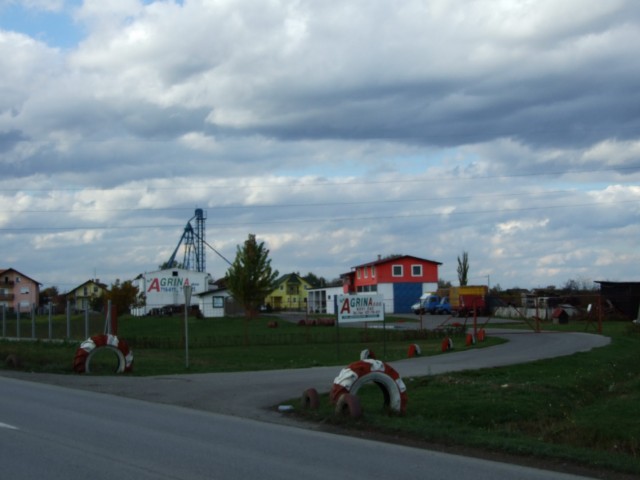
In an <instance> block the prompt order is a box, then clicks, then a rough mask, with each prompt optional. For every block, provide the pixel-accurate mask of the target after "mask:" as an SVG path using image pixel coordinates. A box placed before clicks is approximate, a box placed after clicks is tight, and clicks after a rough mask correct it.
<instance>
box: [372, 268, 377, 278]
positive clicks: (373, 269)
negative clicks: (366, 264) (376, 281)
mask: <svg viewBox="0 0 640 480" xmlns="http://www.w3.org/2000/svg"><path fill="white" fill-rule="evenodd" d="M371 278H376V266H375V265H372V266H371Z"/></svg>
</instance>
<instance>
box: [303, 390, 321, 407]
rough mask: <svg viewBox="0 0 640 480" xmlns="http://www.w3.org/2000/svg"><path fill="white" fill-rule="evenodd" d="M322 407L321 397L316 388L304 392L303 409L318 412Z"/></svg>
mask: <svg viewBox="0 0 640 480" xmlns="http://www.w3.org/2000/svg"><path fill="white" fill-rule="evenodd" d="M319 407H320V397H319V396H318V391H317V390H316V389H315V388H307V389H306V390H305V391H304V392H302V408H304V409H305V410H317V409H318V408H319Z"/></svg>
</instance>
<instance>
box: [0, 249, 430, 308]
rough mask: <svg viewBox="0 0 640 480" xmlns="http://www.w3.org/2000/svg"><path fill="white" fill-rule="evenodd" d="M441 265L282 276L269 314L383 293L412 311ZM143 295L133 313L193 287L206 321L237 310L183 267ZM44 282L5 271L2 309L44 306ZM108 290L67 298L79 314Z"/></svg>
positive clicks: (75, 292)
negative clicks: (321, 278)
mask: <svg viewBox="0 0 640 480" xmlns="http://www.w3.org/2000/svg"><path fill="white" fill-rule="evenodd" d="M440 265H441V263H440V262H435V261H433V260H427V259H423V258H418V257H414V256H409V255H401V256H393V257H388V258H381V257H378V258H377V260H375V261H372V262H368V263H365V264H362V265H357V266H355V267H352V268H351V270H350V271H349V272H348V273H345V274H343V275H341V280H342V284H340V285H334V286H329V287H322V288H313V286H312V285H311V284H309V283H308V282H307V281H306V280H305V279H304V278H302V277H301V276H300V275H298V274H296V273H290V274H286V275H283V276H281V277H280V278H279V279H278V280H277V282H276V286H275V289H274V290H273V291H272V292H271V293H270V294H269V295H267V297H266V298H265V299H264V308H265V309H267V310H301V311H310V312H314V313H327V314H331V313H333V312H334V309H335V300H336V297H337V295H340V294H343V293H351V294H354V293H361V294H367V293H379V294H382V295H383V297H384V301H385V311H386V312H388V313H404V312H409V306H410V305H411V304H412V303H413V302H414V301H415V299H416V298H418V297H419V296H420V295H421V293H422V292H424V291H428V290H433V289H436V288H437V284H438V267H439V266H440ZM133 284H134V285H135V286H136V287H137V288H138V291H139V294H140V302H139V304H140V306H139V307H134V308H132V314H134V315H138V316H141V315H158V314H163V313H167V312H168V311H170V310H171V309H172V308H173V307H175V306H178V305H184V304H185V288H184V287H186V286H188V287H190V288H189V290H190V294H191V296H190V304H191V305H194V306H195V305H197V306H198V307H199V309H200V312H201V313H202V314H203V316H204V317H222V316H224V315H228V314H230V313H235V312H234V311H230V310H233V306H232V304H233V301H232V298H231V295H230V292H229V291H228V290H227V289H226V287H225V285H224V280H221V281H217V282H214V281H213V279H212V277H211V275H209V274H207V273H203V272H197V271H193V270H186V269H181V268H173V269H164V270H157V271H153V272H148V273H144V274H141V275H139V276H138V277H137V278H136V279H134V280H133ZM40 286H41V284H40V283H39V282H38V281H37V280H34V279H32V278H30V277H28V276H27V275H24V274H22V273H21V272H19V271H17V270H15V269H13V268H9V269H5V270H0V306H2V305H4V306H5V307H6V308H8V309H12V310H14V311H20V312H29V311H31V310H32V309H33V308H35V307H38V306H39V304H40ZM107 290H108V286H107V285H105V284H103V283H101V282H100V281H99V280H96V279H91V280H87V281H86V282H84V283H83V284H81V285H78V286H77V287H75V288H73V289H71V290H70V291H69V292H68V293H67V294H65V297H66V299H67V302H68V303H69V305H70V308H72V309H74V310H84V309H86V308H89V307H90V305H91V302H92V301H93V299H95V298H96V297H98V296H101V295H103V294H104V293H105V292H106V291H107Z"/></svg>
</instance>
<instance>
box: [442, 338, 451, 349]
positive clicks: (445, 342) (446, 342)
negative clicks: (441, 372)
mask: <svg viewBox="0 0 640 480" xmlns="http://www.w3.org/2000/svg"><path fill="white" fill-rule="evenodd" d="M441 347H442V351H443V352H447V351H449V350H453V340H451V338H450V337H444V339H443V340H442V345H441Z"/></svg>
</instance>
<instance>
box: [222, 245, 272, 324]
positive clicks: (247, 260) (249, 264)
mask: <svg viewBox="0 0 640 480" xmlns="http://www.w3.org/2000/svg"><path fill="white" fill-rule="evenodd" d="M277 278H278V271H277V270H275V271H274V270H272V268H271V259H269V250H267V249H266V248H265V246H264V242H260V243H258V242H257V241H256V236H255V235H254V234H252V233H250V234H249V237H248V238H247V240H246V241H245V242H244V245H243V246H242V247H240V245H238V249H237V252H236V259H235V260H234V262H233V264H232V265H231V267H229V269H228V270H227V288H228V289H229V291H230V292H231V294H232V295H233V297H234V298H235V299H236V300H237V301H238V302H240V303H241V304H242V305H243V306H244V309H245V313H246V315H247V317H248V318H251V317H252V316H254V315H255V313H256V312H257V311H258V308H259V307H260V305H261V304H262V302H263V301H264V299H265V297H266V296H267V295H268V294H269V293H271V292H272V291H273V289H274V288H275V282H276V279H277Z"/></svg>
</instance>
